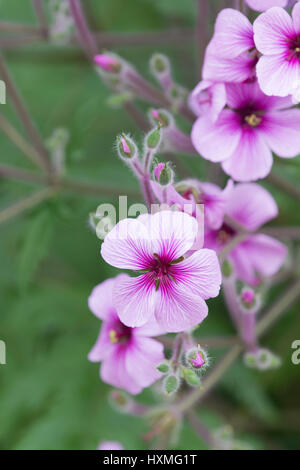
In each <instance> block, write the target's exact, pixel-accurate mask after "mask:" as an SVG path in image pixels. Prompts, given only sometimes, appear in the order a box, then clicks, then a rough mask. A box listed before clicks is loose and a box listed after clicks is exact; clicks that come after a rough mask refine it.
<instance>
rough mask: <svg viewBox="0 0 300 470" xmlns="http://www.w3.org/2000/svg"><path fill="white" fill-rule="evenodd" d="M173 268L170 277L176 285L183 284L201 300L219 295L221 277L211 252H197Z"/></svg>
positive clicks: (215, 259) (215, 256)
mask: <svg viewBox="0 0 300 470" xmlns="http://www.w3.org/2000/svg"><path fill="white" fill-rule="evenodd" d="M173 268H174V271H172V275H173V277H174V279H175V280H176V282H177V283H178V285H180V286H181V285H182V284H183V285H184V286H185V287H186V288H188V289H191V291H192V292H193V293H196V294H197V295H200V297H202V298H203V299H209V298H210V297H217V296H218V295H219V291H220V285H221V282H222V275H221V270H220V264H219V261H218V257H217V255H216V253H215V252H214V251H213V250H208V249H205V248H204V249H202V250H199V251H197V252H196V253H194V254H193V255H192V256H189V257H188V258H186V259H185V260H184V261H182V262H181V263H179V264H177V265H175V266H173Z"/></svg>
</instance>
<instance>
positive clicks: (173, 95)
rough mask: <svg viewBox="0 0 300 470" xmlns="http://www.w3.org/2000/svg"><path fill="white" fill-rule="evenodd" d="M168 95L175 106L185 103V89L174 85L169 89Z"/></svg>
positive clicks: (186, 94)
mask: <svg viewBox="0 0 300 470" xmlns="http://www.w3.org/2000/svg"><path fill="white" fill-rule="evenodd" d="M168 95H169V97H170V99H171V101H172V103H173V104H174V105H175V106H178V105H180V104H182V103H184V102H185V101H186V98H187V96H188V92H187V90H186V89H185V88H183V87H182V86H180V85H177V84H176V83H174V84H173V85H172V87H171V88H170V90H169V92H168Z"/></svg>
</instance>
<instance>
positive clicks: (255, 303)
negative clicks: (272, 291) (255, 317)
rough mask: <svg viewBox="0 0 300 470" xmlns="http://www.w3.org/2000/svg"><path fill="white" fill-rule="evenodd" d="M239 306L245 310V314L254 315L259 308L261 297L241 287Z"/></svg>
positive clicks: (250, 289) (245, 287)
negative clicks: (251, 313)
mask: <svg viewBox="0 0 300 470" xmlns="http://www.w3.org/2000/svg"><path fill="white" fill-rule="evenodd" d="M240 301H241V306H242V307H243V308H244V309H245V313H247V312H249V313H250V312H253V313H256V312H257V311H258V310H259V308H260V306H261V296H260V295H259V294H258V293H257V292H255V290H254V289H252V288H251V287H248V286H243V287H242V289H241V292H240Z"/></svg>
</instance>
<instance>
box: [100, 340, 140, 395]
mask: <svg viewBox="0 0 300 470" xmlns="http://www.w3.org/2000/svg"><path fill="white" fill-rule="evenodd" d="M125 360H126V348H116V349H115V351H114V352H113V354H112V355H111V356H109V357H108V358H107V359H105V361H103V362H102V364H101V368H100V376H101V379H102V380H103V382H106V383H108V384H110V385H113V386H114V387H118V388H123V389H124V390H126V391H127V392H128V393H131V394H132V395H136V394H138V393H140V392H141V391H142V387H141V386H140V385H139V384H137V383H136V382H135V381H134V380H132V377H131V376H130V375H129V374H128V371H127V368H126V363H125Z"/></svg>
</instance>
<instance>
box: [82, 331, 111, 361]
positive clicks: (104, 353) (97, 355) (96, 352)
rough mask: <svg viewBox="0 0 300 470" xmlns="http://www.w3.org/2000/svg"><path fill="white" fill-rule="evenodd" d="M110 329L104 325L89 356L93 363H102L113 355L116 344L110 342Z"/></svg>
mask: <svg viewBox="0 0 300 470" xmlns="http://www.w3.org/2000/svg"><path fill="white" fill-rule="evenodd" d="M109 330H110V327H109V325H107V324H106V323H103V325H102V327H101V330H100V333H99V336H98V338H97V340H96V343H95V344H94V346H93V347H92V349H91V350H90V352H89V354H88V359H89V361H91V362H100V361H102V360H103V359H105V358H106V357H108V356H109V355H111V354H112V352H113V350H114V348H115V344H113V343H112V342H111V341H110V340H109Z"/></svg>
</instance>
